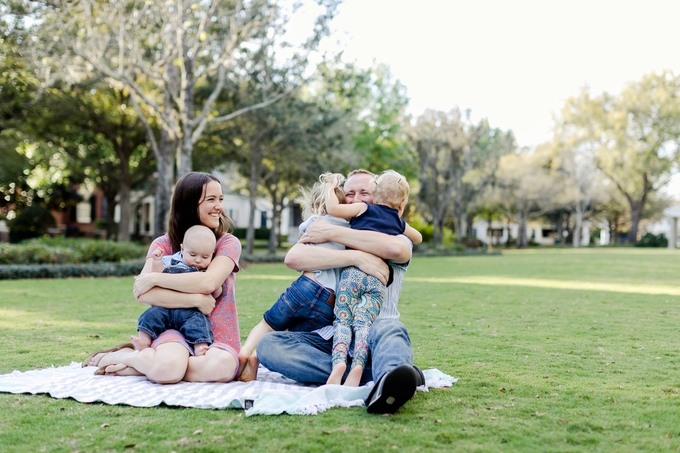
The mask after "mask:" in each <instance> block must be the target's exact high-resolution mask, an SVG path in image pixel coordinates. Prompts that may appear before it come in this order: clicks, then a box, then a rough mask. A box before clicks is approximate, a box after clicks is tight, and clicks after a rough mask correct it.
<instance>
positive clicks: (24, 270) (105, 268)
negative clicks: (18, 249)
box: [0, 261, 144, 280]
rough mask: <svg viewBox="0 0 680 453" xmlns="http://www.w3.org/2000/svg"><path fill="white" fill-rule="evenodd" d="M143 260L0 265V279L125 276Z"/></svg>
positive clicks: (133, 271) (135, 273) (142, 262)
mask: <svg viewBox="0 0 680 453" xmlns="http://www.w3.org/2000/svg"><path fill="white" fill-rule="evenodd" d="M143 267H144V261H127V262H124V263H87V264H9V265H0V280H17V279H22V278H68V277H125V276H128V275H137V274H139V273H140V272H141V270H142V268H143Z"/></svg>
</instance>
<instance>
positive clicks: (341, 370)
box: [326, 363, 347, 385]
mask: <svg viewBox="0 0 680 453" xmlns="http://www.w3.org/2000/svg"><path fill="white" fill-rule="evenodd" d="M346 369H347V364H345V363H338V364H336V365H333V370H332V371H331V375H330V376H328V380H327V381H326V384H335V385H340V384H342V376H343V375H344V374H345V370H346Z"/></svg>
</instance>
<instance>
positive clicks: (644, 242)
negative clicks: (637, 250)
mask: <svg viewBox="0 0 680 453" xmlns="http://www.w3.org/2000/svg"><path fill="white" fill-rule="evenodd" d="M635 247H668V239H667V238H666V236H664V234H663V233H661V234H659V235H655V234H653V233H647V234H645V235H644V236H642V237H641V238H640V240H639V241H637V242H636V243H635Z"/></svg>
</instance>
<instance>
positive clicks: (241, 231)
mask: <svg viewBox="0 0 680 453" xmlns="http://www.w3.org/2000/svg"><path fill="white" fill-rule="evenodd" d="M247 232H248V229H247V228H234V232H233V233H232V234H233V235H234V236H236V237H237V238H239V239H245V238H246V233H247ZM255 239H265V240H266V239H269V228H255Z"/></svg>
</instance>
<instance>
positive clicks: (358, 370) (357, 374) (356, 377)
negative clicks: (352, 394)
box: [343, 366, 364, 387]
mask: <svg viewBox="0 0 680 453" xmlns="http://www.w3.org/2000/svg"><path fill="white" fill-rule="evenodd" d="M363 372H364V369H363V367H361V366H355V367H354V368H352V369H351V370H349V374H347V379H345V383H344V384H343V385H346V386H347V387H359V384H360V383H361V375H362V374H363Z"/></svg>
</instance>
